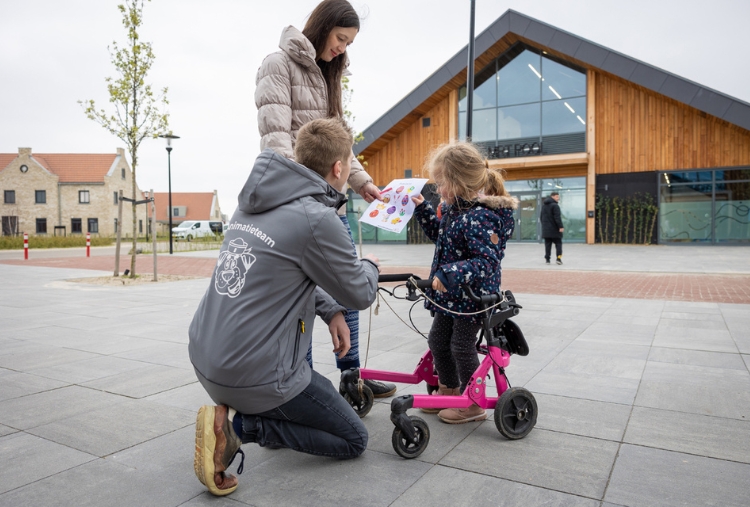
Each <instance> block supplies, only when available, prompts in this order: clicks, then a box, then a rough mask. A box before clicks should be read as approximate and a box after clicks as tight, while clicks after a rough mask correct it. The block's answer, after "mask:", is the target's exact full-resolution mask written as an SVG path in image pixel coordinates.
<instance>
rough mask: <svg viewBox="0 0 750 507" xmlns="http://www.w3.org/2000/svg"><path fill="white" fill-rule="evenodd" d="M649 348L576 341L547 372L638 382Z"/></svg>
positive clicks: (550, 365) (547, 367)
mask: <svg viewBox="0 0 750 507" xmlns="http://www.w3.org/2000/svg"><path fill="white" fill-rule="evenodd" d="M647 357H648V348H647V347H643V346H635V345H631V344H627V343H619V342H611V343H607V342H599V341H593V342H592V341H587V340H575V341H574V342H573V343H571V344H570V345H569V346H568V347H567V348H565V350H563V351H562V352H560V354H558V355H557V357H555V358H554V359H553V360H552V361H551V362H550V363H549V365H547V366H546V367H545V368H544V373H574V374H582V375H591V376H602V377H616V378H624V379H632V380H638V379H640V378H641V373H642V372H643V368H644V367H645V365H646V358H647Z"/></svg>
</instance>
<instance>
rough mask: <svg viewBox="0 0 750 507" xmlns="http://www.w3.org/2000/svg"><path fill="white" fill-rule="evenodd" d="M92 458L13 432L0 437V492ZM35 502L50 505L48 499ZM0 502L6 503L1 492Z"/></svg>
mask: <svg viewBox="0 0 750 507" xmlns="http://www.w3.org/2000/svg"><path fill="white" fill-rule="evenodd" d="M93 459H95V457H94V456H92V455H90V454H86V453H83V452H79V451H77V450H75V449H71V448H69V447H66V446H64V445H59V444H56V443H54V442H50V441H48V440H45V439H43V438H39V437H35V436H33V435H28V434H26V433H13V434H10V435H6V436H3V437H0V462H2V464H3V466H2V467H0V493H5V492H6V491H11V490H13V489H15V488H18V487H21V486H24V485H26V484H31V483H33V482H36V481H38V480H40V479H43V478H45V477H49V476H51V475H55V474H57V473H59V472H62V471H63V470H67V469H69V468H72V467H75V466H78V465H80V464H82V463H86V462H88V461H91V460H93ZM51 498H53V497H50V498H49V499H46V500H45V501H43V502H41V503H39V504H38V505H49V504H50V502H49V501H50V500H51ZM0 505H18V504H13V503H6V499H5V496H4V495H2V494H0Z"/></svg>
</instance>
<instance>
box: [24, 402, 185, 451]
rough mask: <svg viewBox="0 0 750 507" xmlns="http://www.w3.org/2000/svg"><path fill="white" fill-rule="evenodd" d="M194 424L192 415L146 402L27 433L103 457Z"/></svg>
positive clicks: (125, 404)
mask: <svg viewBox="0 0 750 507" xmlns="http://www.w3.org/2000/svg"><path fill="white" fill-rule="evenodd" d="M194 424H195V413H194V412H191V411H187V410H182V409H179V408H174V407H165V406H164V405H158V404H155V403H150V402H147V401H131V400H128V401H125V402H123V403H118V404H116V405H114V406H112V407H105V408H100V409H98V410H90V411H87V412H84V413H82V414H78V415H75V416H73V417H69V418H66V419H58V420H56V421H54V422H51V423H49V424H45V425H43V426H37V427H36V428H33V429H30V430H28V431H29V432H30V433H32V434H34V435H38V436H40V437H43V438H46V439H48V440H52V441H54V442H57V443H60V444H63V445H67V446H69V447H72V448H74V449H78V450H80V451H83V452H87V453H89V454H93V455H95V456H100V457H104V456H107V455H108V454H112V453H113V452H117V451H120V450H122V449H126V448H128V447H132V446H134V445H137V444H140V443H141V442H145V441H147V440H151V439H152V438H156V437H158V436H161V435H163V434H165V433H169V432H171V431H174V430H176V429H179V428H184V427H185V426H187V425H194Z"/></svg>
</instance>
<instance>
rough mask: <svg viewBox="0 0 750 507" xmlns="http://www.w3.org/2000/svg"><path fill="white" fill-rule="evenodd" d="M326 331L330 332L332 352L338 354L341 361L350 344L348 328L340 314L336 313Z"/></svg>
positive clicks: (342, 315)
mask: <svg viewBox="0 0 750 507" xmlns="http://www.w3.org/2000/svg"><path fill="white" fill-rule="evenodd" d="M328 331H330V332H331V342H332V343H333V352H334V353H335V354H338V355H337V357H338V358H339V359H343V357H344V356H345V355H346V353H347V352H349V348H350V347H351V343H350V342H349V326H347V325H346V319H344V314H343V313H342V312H339V313H337V314H336V315H334V316H333V318H332V319H331V323H330V324H328Z"/></svg>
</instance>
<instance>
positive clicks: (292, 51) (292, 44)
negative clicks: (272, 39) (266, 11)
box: [279, 25, 351, 76]
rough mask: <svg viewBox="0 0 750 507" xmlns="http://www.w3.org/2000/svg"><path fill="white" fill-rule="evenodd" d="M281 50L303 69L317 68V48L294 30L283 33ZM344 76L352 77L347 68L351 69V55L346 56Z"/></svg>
mask: <svg viewBox="0 0 750 507" xmlns="http://www.w3.org/2000/svg"><path fill="white" fill-rule="evenodd" d="M279 48H281V50H282V51H283V52H284V53H286V54H287V55H289V58H291V59H292V60H294V61H295V62H297V63H298V64H300V65H302V66H303V67H311V66H317V63H316V62H315V60H316V57H317V56H318V55H317V54H316V52H315V46H313V45H312V42H310V39H308V38H307V37H305V35H304V34H303V33H302V32H300V31H299V30H297V29H296V28H294V27H293V26H291V25H290V26H288V27H286V28H284V30H283V31H282V32H281V40H279ZM344 58H345V60H344V74H343V75H345V76H348V75H351V74H350V73H349V71H348V70H347V68H348V67H349V55H348V54H344Z"/></svg>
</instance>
